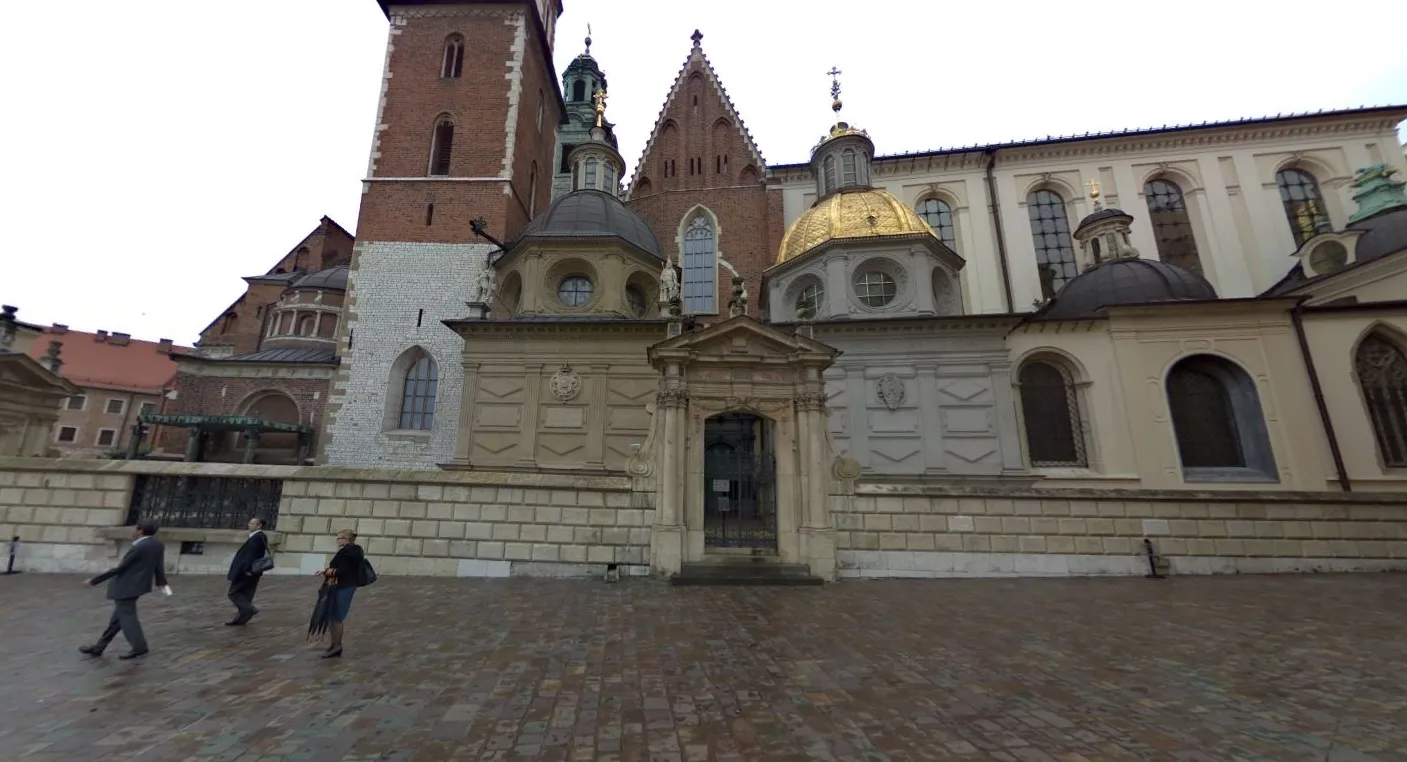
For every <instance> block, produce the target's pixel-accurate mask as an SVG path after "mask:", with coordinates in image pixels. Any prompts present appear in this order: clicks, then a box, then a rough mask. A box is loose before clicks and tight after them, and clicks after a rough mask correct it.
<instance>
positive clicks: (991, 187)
mask: <svg viewBox="0 0 1407 762" xmlns="http://www.w3.org/2000/svg"><path fill="white" fill-rule="evenodd" d="M983 153H985V154H986V155H987V200H988V201H990V202H991V211H992V224H993V225H994V226H995V227H996V229H997V262H999V263H1000V264H1001V267H1002V287H1003V288H1004V289H1005V291H1004V293H1005V295H1006V311H1007V312H1013V311H1015V310H1014V308H1013V306H1012V303H1013V302H1015V301H1016V300H1015V298H1013V297H1012V295H1011V265H1010V264H1009V263H1008V262H1007V260H1006V234H1005V233H1003V232H1002V210H1001V203H1000V202H999V201H998V200H997V181H996V179H995V178H993V177H992V170H993V168H995V167H996V166H997V149H995V148H988V149H986V150H985V151H983Z"/></svg>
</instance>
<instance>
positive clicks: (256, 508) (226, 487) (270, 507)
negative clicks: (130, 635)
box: [127, 474, 283, 530]
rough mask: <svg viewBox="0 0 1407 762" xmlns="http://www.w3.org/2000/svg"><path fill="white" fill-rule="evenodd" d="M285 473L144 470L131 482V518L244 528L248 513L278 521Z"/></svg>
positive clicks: (267, 523)
mask: <svg viewBox="0 0 1407 762" xmlns="http://www.w3.org/2000/svg"><path fill="white" fill-rule="evenodd" d="M282 497H283V480H282V479H242V478H233V477H224V476H172V475H166V474H142V475H140V476H138V477H137V480H136V484H135V485H134V486H133V488H132V502H131V503H130V504H129V506H128V509H127V523H128V524H136V523H137V522H138V521H139V520H141V519H150V520H153V521H155V522H156V523H157V524H159V525H161V526H165V527H184V528H188V529H243V528H244V527H245V525H246V524H248V523H249V519H251V518H253V517H258V518H260V519H263V520H264V528H265V529H270V530H272V529H274V528H276V526H277V524H278V504H279V500H280V499H281V498H282Z"/></svg>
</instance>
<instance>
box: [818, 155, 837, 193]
mask: <svg viewBox="0 0 1407 762" xmlns="http://www.w3.org/2000/svg"><path fill="white" fill-rule="evenodd" d="M821 165H822V166H823V167H824V172H825V183H824V184H825V189H824V192H826V193H830V192H831V191H833V190H835V156H827V157H826V158H825V160H824V161H822V162H821Z"/></svg>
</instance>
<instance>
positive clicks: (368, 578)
mask: <svg viewBox="0 0 1407 762" xmlns="http://www.w3.org/2000/svg"><path fill="white" fill-rule="evenodd" d="M361 582H362V583H361V584H360V585H357V587H366V586H367V585H371V584H375V583H376V570H375V569H373V568H371V562H370V561H368V560H366V556H362V579H361Z"/></svg>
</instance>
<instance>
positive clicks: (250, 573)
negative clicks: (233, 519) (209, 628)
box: [225, 518, 269, 627]
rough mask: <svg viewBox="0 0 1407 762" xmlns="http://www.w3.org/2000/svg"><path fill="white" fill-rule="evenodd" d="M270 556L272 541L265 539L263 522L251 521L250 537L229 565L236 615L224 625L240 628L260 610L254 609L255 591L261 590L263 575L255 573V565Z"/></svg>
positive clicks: (255, 519)
mask: <svg viewBox="0 0 1407 762" xmlns="http://www.w3.org/2000/svg"><path fill="white" fill-rule="evenodd" d="M268 554H269V538H268V537H267V536H265V535H264V521H263V519H259V518H253V519H250V520H249V537H248V539H246V540H245V541H244V544H243V545H241V546H240V548H239V552H237V553H235V556H234V560H233V561H230V573H229V574H227V575H225V579H228V580H229V581H230V603H233V604H234V605H235V609H236V610H237V612H238V613H237V614H236V615H235V618H234V619H231V620H230V621H228V622H225V624H227V625H229V626H231V627H238V626H241V625H244V624H247V623H248V622H249V620H250V619H253V618H254V615H255V614H257V613H259V609H256V608H254V591H256V590H258V589H259V578H260V577H262V576H263V572H256V571H254V562H255V561H258V560H259V559H261V558H263V557H264V556H266V555H268Z"/></svg>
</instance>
